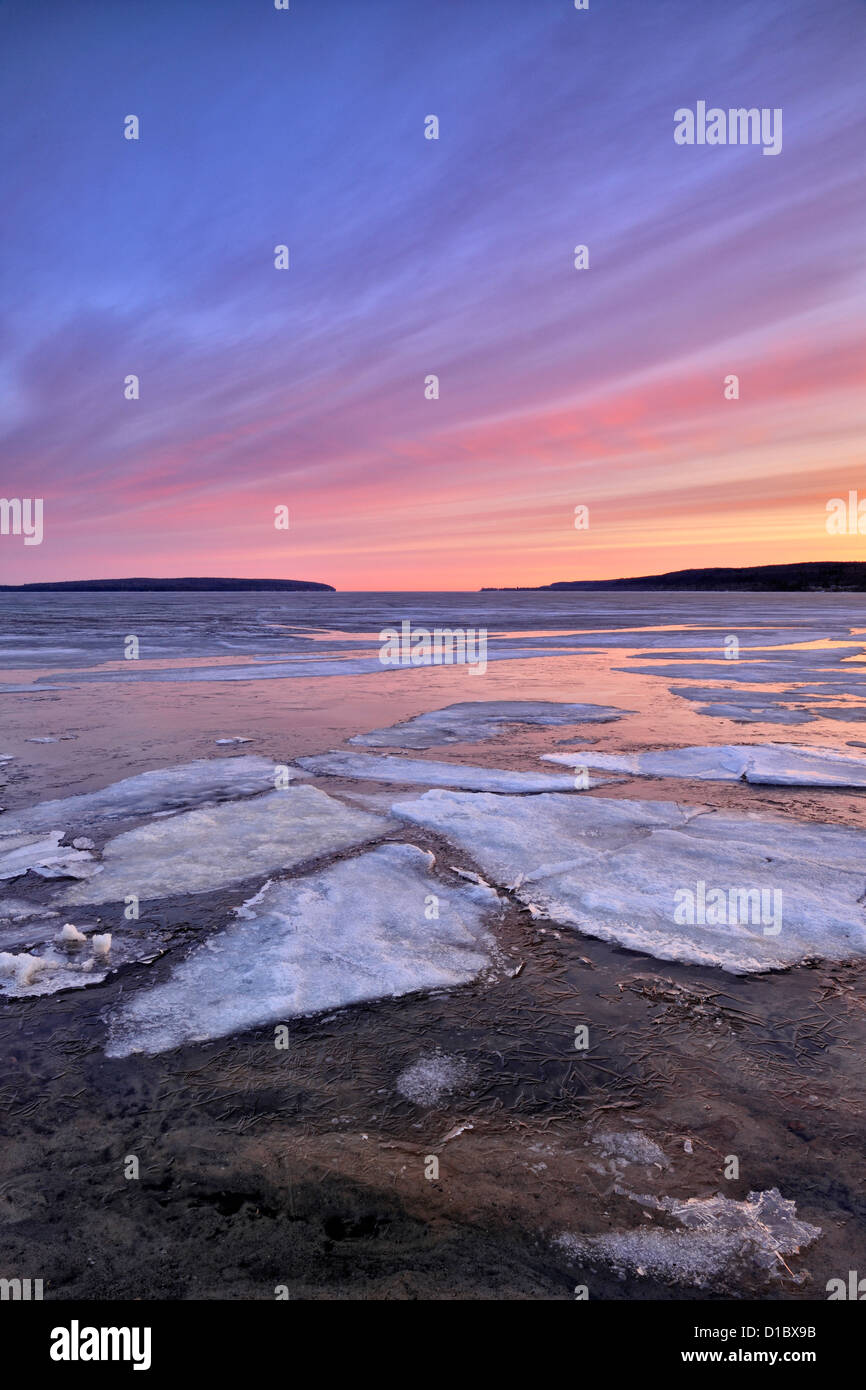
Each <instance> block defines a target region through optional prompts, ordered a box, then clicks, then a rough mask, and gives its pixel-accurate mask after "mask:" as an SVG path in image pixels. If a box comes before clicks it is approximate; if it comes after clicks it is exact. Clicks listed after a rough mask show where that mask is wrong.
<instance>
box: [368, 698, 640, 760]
mask: <svg viewBox="0 0 866 1390" xmlns="http://www.w3.org/2000/svg"><path fill="white" fill-rule="evenodd" d="M629 713H631V711H630V710H622V709H615V708H613V707H611V706H609V705H576V704H562V703H560V702H558V701H556V700H465V701H462V702H461V703H460V704H456V705H447V706H446V707H445V708H444V709H438V710H431V711H430V713H428V714H419V715H416V717H415V718H414V719H409V720H408V721H407V722H406V723H405V724H393V725H391V726H390V727H389V728H387V729H374V730H373V731H372V732H371V733H369V734H356V735H355V737H354V738H351V739H349V742H350V743H361V744H364V745H366V746H367V747H370V748H436V747H438V746H439V745H441V744H445V743H480V742H481V741H482V740H483V739H488V738H495V737H496V735H497V734H499V733H501V732H502V730H503V729H504V728H505V726H506V725H507V724H532V725H541V726H549V725H558V724H599V723H602V724H607V723H610V722H611V721H612V720H614V719H622V717H623V715H624V714H629Z"/></svg>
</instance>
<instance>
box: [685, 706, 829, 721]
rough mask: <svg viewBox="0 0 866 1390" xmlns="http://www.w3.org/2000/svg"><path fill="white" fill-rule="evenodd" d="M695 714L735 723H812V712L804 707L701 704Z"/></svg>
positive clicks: (813, 719)
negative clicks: (785, 707) (784, 707)
mask: <svg viewBox="0 0 866 1390" xmlns="http://www.w3.org/2000/svg"><path fill="white" fill-rule="evenodd" d="M695 713H696V714H706V715H709V716H710V718H712V719H730V720H732V721H733V723H735V724H812V723H814V721H815V716H814V714H809V712H808V710H804V709H782V708H780V707H779V706H778V705H773V706H770V707H768V708H762V707H761V706H760V705H702V706H701V708H700V709H699V710H696V711H695Z"/></svg>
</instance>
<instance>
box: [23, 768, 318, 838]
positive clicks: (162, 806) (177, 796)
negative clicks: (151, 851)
mask: <svg viewBox="0 0 866 1390" xmlns="http://www.w3.org/2000/svg"><path fill="white" fill-rule="evenodd" d="M304 776H305V774H304V773H302V772H297V771H291V770H290V771H289V772H288V777H287V779H286V780H289V781H291V780H293V779H298V778H302V777H304ZM275 777H276V768H275V765H274V763H273V762H272V761H271V760H270V759H268V758H260V757H256V756H254V755H253V754H246V755H245V756H243V757H237V758H234V757H228V758H198V759H197V760H196V761H195V762H191V763H180V764H178V765H177V766H175V767H158V768H154V770H153V771H152V772H140V773H137V774H136V776H134V777H125V778H124V779H123V781H121V782H113V783H112V784H111V785H110V786H108V787H103V788H102V789H101V790H100V791H95V792H84V793H82V794H81V795H80V796H65V797H62V798H60V799H59V800H56V801H42V802H40V803H39V804H38V805H37V806H32V807H29V808H28V809H26V810H22V811H10V812H7V814H6V815H4V816H3V817H2V820H0V837H2V836H4V835H9V834H12V833H18V832H26V831H40V830H55V829H57V827H58V826H64V825H82V824H85V823H87V824H89V823H91V822H93V821H100V820H117V819H119V818H120V817H125V816H150V815H155V814H156V813H158V812H161V811H179V810H185V809H187V808H191V807H195V806H202V805H205V804H206V803H208V802H211V801H222V800H223V799H225V798H227V797H232V798H234V797H246V796H255V795H256V794H258V793H259V792H265V791H269V790H272V789H273V787H274V784H275ZM284 777H285V775H284ZM2 848H3V840H2V838H0V850H2Z"/></svg>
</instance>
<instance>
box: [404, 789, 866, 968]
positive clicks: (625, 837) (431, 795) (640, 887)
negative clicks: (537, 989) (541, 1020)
mask: <svg viewBox="0 0 866 1390" xmlns="http://www.w3.org/2000/svg"><path fill="white" fill-rule="evenodd" d="M392 814H393V815H394V817H395V818H396V819H399V820H404V821H408V822H410V823H411V824H414V825H422V826H425V827H426V828H428V829H430V830H434V831H437V832H439V833H440V834H442V835H444V836H445V837H446V838H447V839H448V840H450V841H451V842H452V843H453V844H455V845H457V846H459V847H460V848H461V849H463V850H464V851H465V852H466V853H467V854H468V855H470V856H471V858H472V859H473V860H474V862H475V863H476V865H478V867H479V868H480V869H481V871H482V873H483V874H484V875H485V877H486V878H487V879H489V880H491V881H492V882H494V883H496V884H498V885H500V886H501V887H504V888H511V889H512V890H513V891H514V893H515V894H516V896H517V897H518V898H519V899H520V901H521V902H523V903H525V904H526V905H527V906H530V905H531V906H532V907H533V908H534V909H536V911H537V912H538V913H539V914H540V915H544V916H546V917H548V918H550V919H551V920H552V921H555V922H560V923H562V924H563V925H565V926H570V927H573V928H576V929H577V930H579V931H581V932H583V933H585V934H586V935H587V936H596V937H599V938H601V939H602V940H604V941H613V942H618V943H619V944H620V945H622V946H625V947H628V948H630V949H632V950H640V951H646V952H648V953H649V954H650V955H653V956H655V957H657V958H658V959H660V960H678V961H684V962H689V963H693V964H696V965H707V966H710V965H716V966H721V967H722V968H723V969H725V970H728V971H731V972H733V973H736V974H745V973H749V972H752V971H760V970H769V969H774V968H782V967H784V966H787V965H792V964H795V963H797V962H799V961H801V960H802V959H804V958H805V957H809V956H822V957H825V958H827V959H830V960H845V959H849V958H853V957H862V956H866V909H864V906H863V902H862V898H863V891H864V888H863V886H864V875H863V869H862V865H863V863H864V860H866V834H864V833H863V832H862V831H857V830H848V829H846V828H844V827H841V826H835V825H815V824H812V823H808V824H807V823H798V822H795V821H790V820H771V819H767V818H763V817H758V816H750V815H733V814H730V813H727V812H719V811H702V810H698V809H695V808H689V807H680V806H678V805H676V803H674V802H662V801H625V800H623V801H620V800H615V799H613V798H610V797H604V798H602V797H595V796H592V795H591V794H590V795H584V796H563V795H561V794H558V793H557V794H554V795H541V796H534V797H510V796H490V795H487V794H485V793H480V792H478V793H475V792H449V791H430V792H426V793H425V795H424V796H422V797H420V798H419V799H418V800H417V801H403V802H399V803H397V804H395V806H394V808H393V812H392ZM700 885H703V900H704V902H705V903H706V900H707V897H708V895H709V894H710V892H711V891H713V892H715V891H717V890H718V891H720V892H721V893H722V895H723V903H724V909H723V911H721V912H720V911H718V910H717V909H715V908H714V909H711V910H704V911H703V912H702V910H701V907H700V903H701V901H702V890H701V887H700ZM755 891H757V893H758V898H757V899H755V898H754V896H752V895H753V893H754V892H755ZM777 892H778V893H779V894H780V895H781V897H780V898H777V897H776V896H775V894H776V893H777ZM743 894H746V895H747V896H746V897H743V896H742V895H743ZM689 901H691V903H692V911H691V921H689V919H688V914H689V907H688V903H689ZM707 919H708V920H707ZM702 922H705V923H706V924H702Z"/></svg>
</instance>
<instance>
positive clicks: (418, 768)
mask: <svg viewBox="0 0 866 1390" xmlns="http://www.w3.org/2000/svg"><path fill="white" fill-rule="evenodd" d="M297 761H298V763H299V764H300V766H301V767H303V768H305V769H306V770H307V771H308V772H312V773H314V774H315V775H316V776H328V777H355V778H359V779H365V780H367V781H370V782H403V783H407V784H411V783H416V784H417V785H419V786H422V787H460V788H461V789H462V790H463V791H482V792H555V791H566V792H567V791H574V790H575V778H574V776H570V777H551V776H549V775H540V774H538V773H535V772H506V771H504V770H500V769H499V768H495V767H466V766H464V765H462V764H460V763H434V762H427V761H425V760H424V759H423V758H400V757H392V758H389V757H377V756H376V755H375V754H372V753H320V754H318V755H316V756H315V757H309V758H298V760H297ZM611 780H612V779H611V778H609V777H602V778H597V779H596V780H595V781H594V782H592V783H590V782H589V779H587V785H592V786H600V785H602V784H603V783H605V782H609V781H611Z"/></svg>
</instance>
